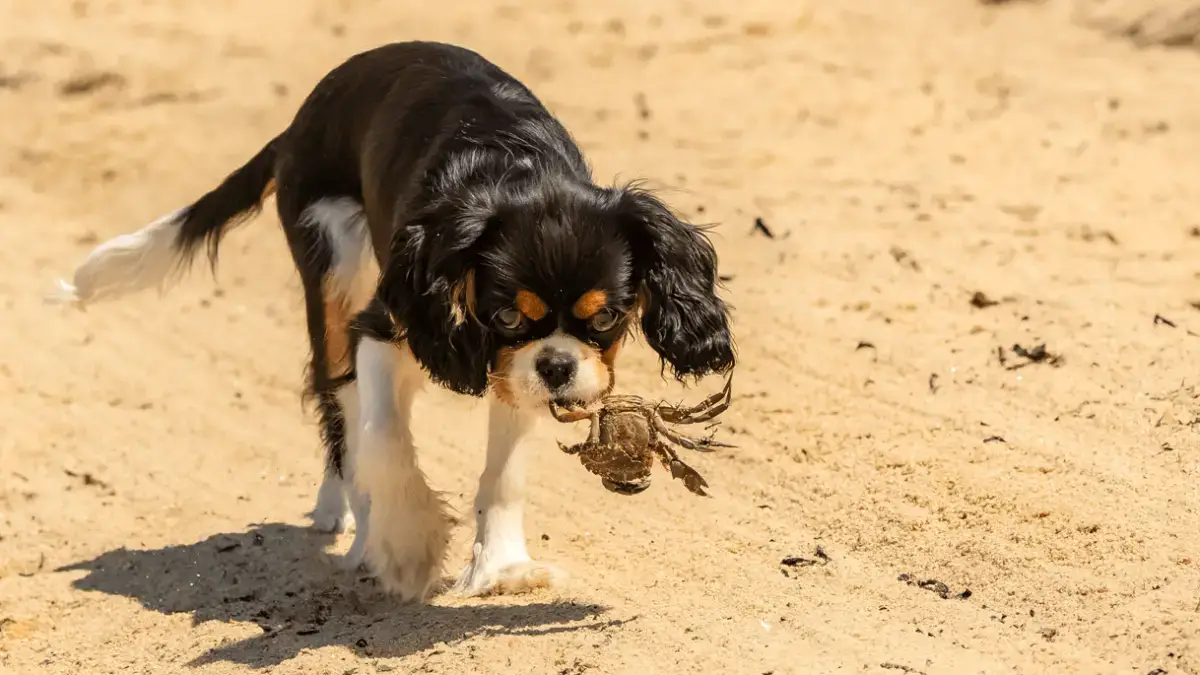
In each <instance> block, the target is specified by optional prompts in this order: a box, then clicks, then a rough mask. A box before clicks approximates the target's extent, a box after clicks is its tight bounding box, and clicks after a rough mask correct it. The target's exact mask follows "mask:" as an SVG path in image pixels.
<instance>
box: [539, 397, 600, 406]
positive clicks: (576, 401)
mask: <svg viewBox="0 0 1200 675" xmlns="http://www.w3.org/2000/svg"><path fill="white" fill-rule="evenodd" d="M598 400H600V397H599V396H597V397H595V398H593V399H592V400H590V401H587V400H584V399H583V398H582V397H579V396H551V397H550V403H552V404H553V405H555V406H557V407H559V408H586V407H588V406H590V405H591V404H593V403H595V402H596V401H598Z"/></svg>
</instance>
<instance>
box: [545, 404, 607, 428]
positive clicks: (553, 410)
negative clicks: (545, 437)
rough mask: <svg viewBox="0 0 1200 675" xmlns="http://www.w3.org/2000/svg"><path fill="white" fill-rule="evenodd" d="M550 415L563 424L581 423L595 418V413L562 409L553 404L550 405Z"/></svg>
mask: <svg viewBox="0 0 1200 675" xmlns="http://www.w3.org/2000/svg"><path fill="white" fill-rule="evenodd" d="M550 414H551V415H553V416H554V419H556V420H558V421H559V422H562V423H564V424H567V423H570V422H582V421H584V420H586V419H589V418H592V417H595V416H596V415H595V413H593V412H591V411H590V410H588V409H586V408H564V407H562V406H560V405H558V404H557V403H553V402H551V403H550Z"/></svg>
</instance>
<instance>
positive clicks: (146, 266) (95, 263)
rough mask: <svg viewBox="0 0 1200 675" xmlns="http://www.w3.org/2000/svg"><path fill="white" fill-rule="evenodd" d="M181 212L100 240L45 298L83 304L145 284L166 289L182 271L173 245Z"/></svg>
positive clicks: (119, 295)
mask: <svg viewBox="0 0 1200 675" xmlns="http://www.w3.org/2000/svg"><path fill="white" fill-rule="evenodd" d="M182 214H183V212H182V211H176V212H174V213H170V214H168V215H165V216H163V217H162V218H159V219H158V220H156V221H154V222H153V223H150V224H149V225H147V226H145V227H143V228H142V229H140V230H138V231H137V232H131V233H129V234H123V235H121V236H119V237H114V238H112V239H109V240H108V241H106V242H104V243H103V244H100V245H99V246H97V247H96V248H95V249H94V250H93V251H92V252H91V253H90V254H89V255H88V257H87V258H86V259H85V260H84V261H83V264H82V265H80V266H79V267H78V268H77V269H76V270H75V275H74V278H73V279H72V280H71V281H67V280H65V279H60V280H59V281H58V289H57V291H56V292H55V293H53V294H52V295H51V296H50V297H49V298H48V299H49V300H52V301H58V302H66V303H76V304H80V305H82V304H86V303H89V302H96V301H100V300H111V299H115V298H119V297H121V296H123V295H128V294H130V293H134V292H137V291H141V290H145V289H147V288H158V289H159V291H160V292H162V291H165V290H166V289H167V287H169V286H170V285H171V284H172V283H174V282H175V281H177V280H178V279H179V277H180V276H181V273H182V271H183V265H182V264H181V263H182V262H183V260H182V258H181V257H180V254H179V251H178V250H176V248H175V242H176V239H177V237H178V235H179V227H180V216H181V215H182Z"/></svg>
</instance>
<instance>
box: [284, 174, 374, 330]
mask: <svg viewBox="0 0 1200 675" xmlns="http://www.w3.org/2000/svg"><path fill="white" fill-rule="evenodd" d="M300 225H301V226H302V227H316V228H318V229H319V230H321V234H322V236H324V237H325V240H326V241H328V242H329V245H330V247H331V248H332V249H333V263H332V266H331V269H330V273H329V277H328V282H327V283H328V284H329V286H330V290H332V291H333V292H334V293H336V294H337V295H338V296H340V297H341V298H342V299H343V300H344V301H345V302H346V304H347V309H348V310H349V311H350V312H351V313H356V312H358V311H360V310H362V309H363V308H364V307H366V306H367V303H368V302H370V301H371V297H372V296H373V295H374V294H375V286H376V284H377V283H378V281H379V264H378V262H377V261H376V259H375V255H374V253H373V251H372V249H371V236H370V231H369V230H368V228H367V217H366V214H365V213H363V207H362V204H359V203H358V202H357V201H355V200H354V199H351V198H349V197H339V198H337V199H320V200H317V201H315V202H313V203H312V204H311V205H309V207H308V208H306V209H304V213H302V214H301V215H300Z"/></svg>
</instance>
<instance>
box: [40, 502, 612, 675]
mask: <svg viewBox="0 0 1200 675" xmlns="http://www.w3.org/2000/svg"><path fill="white" fill-rule="evenodd" d="M332 541H333V538H332V535H326V534H320V533H317V532H315V531H313V530H311V529H309V528H305V527H298V526H294V525H286V524H282V523H270V524H266V525H262V526H259V527H255V528H253V529H251V530H249V531H247V532H237V533H227V534H218V535H214V536H212V537H209V538H208V539H205V540H204V541H200V542H196V543H194V544H187V545H182V546H168V547H166V548H161V549H153V550H129V549H125V548H121V549H117V550H114V551H109V552H107V553H104V554H102V555H100V556H98V557H96V558H94V559H92V560H87V561H83V562H79V563H75V564H72V565H68V566H66V567H63V568H61V569H60V570H59V571H77V570H85V571H87V572H88V574H87V575H86V576H84V577H82V578H80V579H78V580H76V581H75V582H73V584H72V585H73V586H75V587H76V588H78V589H81V590H85V591H99V592H102V593H109V594H112V595H122V596H125V597H129V598H134V599H136V600H138V601H139V602H141V603H142V605H143V606H144V607H146V608H147V609H152V610H154V611H157V612H162V613H164V614H176V613H190V614H191V615H192V618H193V623H195V624H199V623H202V622H205V621H225V622H233V621H238V622H247V623H252V624H256V625H257V626H258V630H261V632H260V633H259V634H257V635H254V636H252V637H249V638H247V639H245V640H242V641H240V642H236V643H230V644H224V645H221V646H218V647H214V648H213V649H211V650H209V651H208V652H206V653H205V654H203V655H201V656H199V657H198V658H196V659H194V660H193V661H192V662H191V664H190V665H192V666H200V665H204V664H208V663H214V662H221V661H229V662H235V663H241V664H246V665H250V666H254V667H263V666H271V665H277V664H279V663H282V662H283V661H286V660H288V659H290V658H293V657H295V656H296V655H297V654H299V653H300V652H301V651H302V650H305V649H315V648H319V647H324V646H329V645H342V646H344V647H346V648H348V649H351V650H353V651H354V652H355V653H356V654H358V655H360V656H373V657H397V656H405V655H408V654H414V653H417V652H421V651H424V650H427V649H430V648H432V647H434V645H437V644H438V643H443V642H455V641H458V640H463V639H467V638H470V637H472V636H475V635H486V634H508V635H529V636H535V635H544V634H549V633H557V632H563V631H574V630H599V629H604V628H606V627H608V626H612V625H617V624H620V623H622V622H621V621H599V620H597V617H598V616H599V615H601V614H603V613H604V612H605V611H607V608H605V607H602V606H599V605H589V604H579V603H575V602H570V601H559V602H531V603H525V604H495V601H484V602H479V603H473V604H471V605H469V606H458V607H450V606H442V605H437V604H433V605H405V604H400V603H397V602H396V601H394V600H391V599H390V598H388V597H387V596H385V595H384V594H383V593H382V592H381V591H379V590H378V589H377V588H376V587H375V585H374V583H373V581H371V580H370V579H368V578H365V577H364V576H363V575H360V574H354V573H351V572H344V571H340V570H338V569H337V568H336V566H335V565H334V564H333V563H332V562H331V561H330V560H329V559H328V556H327V555H326V554H325V553H324V549H325V547H326V546H327V545H329V544H330V543H332Z"/></svg>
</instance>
